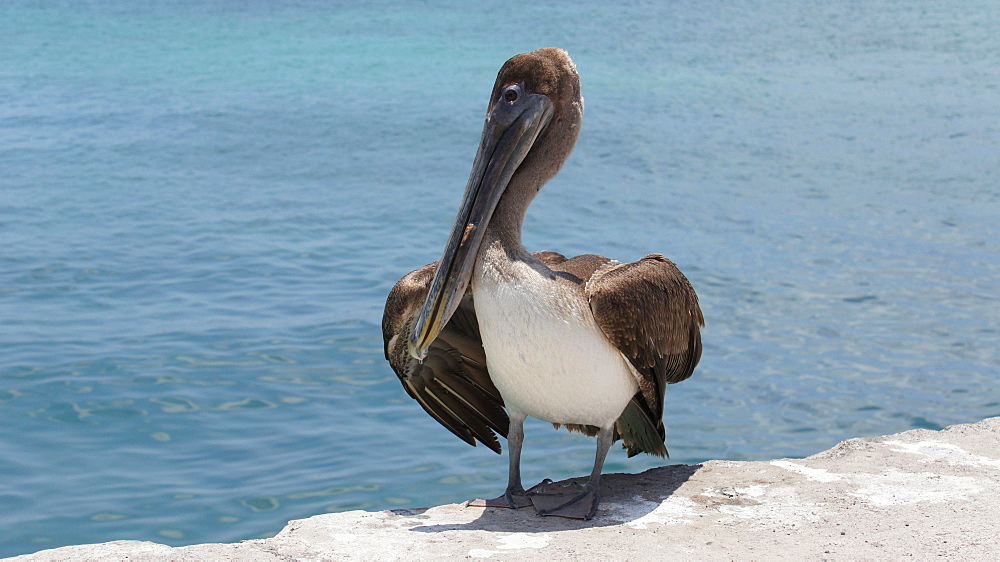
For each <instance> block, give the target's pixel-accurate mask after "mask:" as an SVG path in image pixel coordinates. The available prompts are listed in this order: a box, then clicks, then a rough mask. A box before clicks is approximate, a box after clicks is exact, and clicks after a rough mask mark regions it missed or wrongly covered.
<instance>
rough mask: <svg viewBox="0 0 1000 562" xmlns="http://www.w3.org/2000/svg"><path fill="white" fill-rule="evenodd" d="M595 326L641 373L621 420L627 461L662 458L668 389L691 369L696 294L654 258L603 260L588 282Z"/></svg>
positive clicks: (698, 323) (697, 331)
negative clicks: (642, 455)
mask: <svg viewBox="0 0 1000 562" xmlns="http://www.w3.org/2000/svg"><path fill="white" fill-rule="evenodd" d="M584 290H585V293H586V295H587V299H588V301H589V302H590V308H591V310H592V311H593V313H594V319H595V320H596V321H597V325H598V326H600V328H601V330H602V331H603V332H604V334H605V335H606V336H607V337H608V340H609V341H610V342H611V344H612V345H614V346H615V347H617V348H618V349H619V350H620V351H621V352H622V355H624V356H625V358H626V359H628V360H629V362H630V363H631V364H632V366H633V367H634V368H635V370H636V372H637V373H639V375H640V377H639V381H638V382H639V392H638V393H637V394H636V396H635V397H634V398H633V399H632V402H631V403H630V404H629V405H628V406H627V407H626V408H625V411H624V412H623V413H622V417H621V418H620V419H619V423H618V431H619V433H620V434H621V436H622V439H623V441H624V445H625V447H626V448H627V449H628V451H629V456H632V455H635V454H638V453H639V452H642V451H644V452H647V453H652V454H657V455H666V454H667V450H666V447H665V446H664V445H663V441H664V439H665V436H666V431H665V429H664V427H663V398H664V394H665V391H666V385H668V384H673V383H677V382H681V381H683V380H685V379H687V378H688V377H690V376H691V374H692V373H693V372H694V368H695V366H696V365H697V364H698V361H699V359H700V358H701V349H702V348H701V327H702V326H704V325H705V318H704V315H703V314H702V312H701V308H700V307H699V305H698V296H697V295H696V294H695V292H694V288H693V287H692V286H691V283H690V282H689V281H688V280H687V278H686V277H684V274H682V273H681V272H680V270H679V269H677V266H676V265H675V264H674V262H672V261H670V260H668V259H667V258H665V257H663V256H662V255H659V254H650V255H648V256H646V257H644V258H642V259H640V260H639V261H636V262H632V263H624V264H623V263H619V262H615V261H611V260H608V261H607V262H605V263H604V264H603V265H601V266H600V267H598V268H597V269H596V270H595V271H594V272H593V274H592V275H591V276H590V277H589V279H588V280H587V282H586V285H585V288H584Z"/></svg>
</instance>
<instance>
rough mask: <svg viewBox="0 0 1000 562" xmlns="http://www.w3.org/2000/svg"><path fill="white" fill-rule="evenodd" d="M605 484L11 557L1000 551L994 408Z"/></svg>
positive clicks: (805, 555) (960, 554) (998, 440)
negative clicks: (569, 493) (538, 504)
mask: <svg viewBox="0 0 1000 562" xmlns="http://www.w3.org/2000/svg"><path fill="white" fill-rule="evenodd" d="M603 484H604V501H603V502H602V503H601V507H600V511H599V512H598V515H597V517H596V518H595V520H593V521H589V522H581V521H572V520H567V519H558V518H543V517H538V516H536V515H535V514H534V512H533V511H532V510H531V508H526V509H521V510H518V511H510V510H495V509H490V510H482V509H477V508H468V507H465V506H463V505H444V506H440V507H433V508H429V509H405V510H395V511H382V512H365V511H351V512H347V513H332V514H326V515H318V516H316V517H311V518H309V519H303V520H299V521H292V522H291V523H289V525H288V526H287V527H285V529H284V530H283V531H281V533H279V534H278V535H277V536H275V537H273V538H270V539H265V540H251V541H244V542H241V543H238V544H202V545H194V546H186V547H179V548H170V547H167V546H164V545H159V544H154V543H150V542H137V541H117V542H110V543H104V544H97V545H84V546H70V547H63V548H57V549H53V550H45V551H42V552H38V553H36V554H31V555H26V556H20V557H16V558H13V559H12V560H19V561H49V560H94V561H104V560H126V559H127V560H132V561H142V560H240V561H243V560H266V561H272V560H290V559H296V560H331V559H336V560H345V559H346V560H353V559H365V560H367V559H376V560H394V559H398V560H413V559H429V558H490V559H494V560H506V559H517V560H522V559H545V560H577V559H606V560H627V559H639V560H642V559H654V558H655V559H665V558H667V557H682V558H684V559H748V558H754V559H775V558H785V559H813V560H815V559H841V560H844V559H859V558H860V559H886V558H891V559H898V558H902V557H914V558H916V559H925V558H932V557H938V556H947V557H950V558H956V559H963V560H972V559H993V560H995V559H997V557H1000V533H998V531H997V530H998V529H1000V507H998V506H1000V418H990V419H987V420H984V421H981V422H979V423H975V424H968V425H956V426H952V427H949V428H947V429H945V430H943V431H938V432H934V431H926V430H914V431H907V432H905V433H900V434H897V435H890V436H887V437H875V438H863V439H851V440H848V441H844V442H843V443H840V444H839V445H837V446H836V447H834V448H832V449H830V450H828V451H824V452H822V453H820V454H818V455H814V456H812V457H809V458H806V459H780V460H774V461H770V462H730V461H711V462H706V463H704V464H701V465H695V466H688V465H675V466H668V467H664V468H657V469H653V470H649V471H646V472H644V473H642V474H636V475H628V474H609V475H606V479H605V480H604V481H603Z"/></svg>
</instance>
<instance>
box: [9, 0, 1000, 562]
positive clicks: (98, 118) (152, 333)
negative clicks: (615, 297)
mask: <svg viewBox="0 0 1000 562" xmlns="http://www.w3.org/2000/svg"><path fill="white" fill-rule="evenodd" d="M605 4H606V3H604V2H573V3H552V4H547V5H535V6H532V5H524V4H520V3H516V2H514V3H510V2H508V3H504V4H503V5H498V6H497V7H476V8H470V7H469V6H466V5H464V4H458V3H456V4H453V5H446V4H436V3H435V4H428V5H424V4H418V3H412V2H398V3H393V2H381V3H372V4H368V5H366V6H365V7H363V8H362V7H355V6H353V5H352V4H349V3H336V2H297V3H288V4H284V5H282V6H281V7H275V6H272V5H271V4H270V3H253V2H247V3H237V2H213V3H207V2H180V3H178V2H160V3H152V2H129V3H126V2H62V3H60V2H21V1H12V2H11V1H8V2H4V3H3V4H0V55H2V57H0V61H2V62H0V248H2V251H0V351H2V352H0V555H12V554H18V553H25V552H31V551H35V550H39V549H42V548H50V547H55V546H60V545H64V544H73V543H86V542H100V541H107V540H113V539H143V540H153V541H157V542H163V543H167V544H175V545H179V544H188V543H196V542H206V541H234V540H238V539H244V538H250V537H258V536H266V535H269V534H272V533H274V532H276V531H277V530H278V529H280V528H281V527H282V526H283V525H284V523H285V522H286V521H287V520H289V519H294V518H301V517H306V516H309V515H314V514H318V513H323V512H326V511H342V510H349V509H384V508H393V507H418V506H425V505H429V504H436V503H441V502H454V501H461V500H464V499H468V498H471V497H475V496H481V495H483V494H488V493H494V492H497V491H499V490H500V489H501V488H502V487H503V485H504V483H505V479H506V460H505V458H504V457H501V456H497V455H494V454H492V453H491V452H489V451H487V450H486V449H484V448H481V447H480V448H475V449H474V448H471V447H468V446H467V445H465V444H464V443H461V442H460V441H458V440H457V439H455V438H454V437H452V436H451V435H450V434H449V433H448V432H447V431H445V430H444V429H443V428H441V427H439V426H437V424H436V423H435V422H434V421H433V420H431V419H430V418H428V417H427V416H426V415H425V414H423V412H422V411H421V410H420V408H419V407H418V406H417V405H416V403H414V402H412V401H411V400H409V399H408V398H407V397H406V396H405V395H404V393H403V391H402V389H401V388H400V386H399V384H398V382H397V381H396V379H395V376H394V375H393V374H392V372H391V371H390V369H389V367H388V365H387V364H385V362H384V361H383V359H382V349H381V346H382V344H381V339H380V337H381V336H380V330H379V322H380V317H381V309H382V305H383V302H384V298H385V295H386V294H387V292H388V291H389V289H390V287H391V286H392V284H393V283H394V282H395V281H396V280H397V279H398V278H399V277H400V276H402V275H403V274H404V273H406V272H408V271H410V270H412V269H414V268H416V267H419V266H421V265H423V264H424V263H427V262H429V261H432V260H434V259H437V258H438V257H439V255H440V251H441V248H442V247H443V244H444V240H445V238H446V236H447V232H448V228H449V226H450V221H451V219H452V218H453V216H454V212H455V209H456V208H457V205H458V199H459V197H460V195H461V191H462V189H463V187H464V184H465V179H466V174H467V173H468V170H469V167H470V166H471V160H472V156H473V155H474V152H475V148H476V143H477V140H478V134H479V132H480V130H481V125H482V117H483V114H484V110H485V104H486V97H487V95H488V93H489V90H490V87H491V86H492V83H493V78H494V76H495V73H496V70H497V69H498V68H499V66H500V64H502V62H503V61H504V60H505V59H506V58H507V57H509V56H510V55H512V54H514V53H517V52H522V51H525V50H530V49H534V48H537V47H541V46H561V47H564V48H566V49H567V50H569V51H570V53H571V54H572V55H573V56H574V58H575V60H576V62H577V65H578V67H579V69H580V72H581V74H582V76H583V90H584V96H585V98H586V104H587V109H586V118H585V123H584V128H583V132H582V136H581V140H580V142H579V144H578V146H577V150H576V152H575V153H574V155H573V156H572V158H571V160H570V161H569V163H568V164H567V165H566V167H565V169H564V170H563V172H562V173H561V174H560V176H559V177H558V178H557V179H556V180H554V181H553V182H552V183H551V184H550V185H549V186H548V187H547V188H546V189H545V190H544V191H543V192H542V194H541V195H540V196H539V198H538V199H537V200H536V203H535V205H534V206H533V207H532V210H531V212H530V214H529V216H528V219H527V221H526V225H525V228H526V234H525V241H526V244H527V245H528V247H529V248H530V249H533V250H540V249H551V250H558V251H561V252H563V253H566V254H574V253H583V252H598V253H602V254H605V255H608V256H613V257H616V258H619V259H623V260H625V259H627V260H631V259H636V258H638V257H640V256H642V255H644V254H646V253H648V252H651V251H658V252H663V253H665V254H667V255H668V256H670V257H672V258H673V259H674V260H675V261H676V262H677V263H678V264H679V265H680V266H681V268H682V269H683V270H684V271H685V272H686V273H687V275H688V277H689V278H690V279H691V281H692V283H693V284H694V285H695V287H696V288H697V289H698V292H699V294H700V296H701V299H702V306H703V309H704V311H705V314H706V317H707V320H708V327H707V329H706V331H705V333H704V338H705V355H704V359H703V361H702V364H701V366H700V367H699V370H698V371H697V372H696V374H695V376H694V377H693V378H692V379H690V380H689V381H687V382H685V383H683V384H680V385H677V386H675V387H671V388H670V390H669V392H668V408H667V415H666V421H667V425H668V427H669V435H668V445H669V446H670V450H671V454H672V458H671V462H685V463H692V462H698V461H702V460H706V459H715V458H721V459H738V460H743V459H768V458H774V457H781V456H805V455H809V454H812V453H814V452H817V451H820V450H823V449H825V448H827V447H830V446H832V445H834V444H835V443H836V442H838V441H839V440H842V439H845V438H849V437H855V436H861V435H873V434H884V433H890V432H896V431H902V430H906V429H910V428H917V427H919V428H932V429H934V428H940V427H942V426H945V425H948V424H952V423H960V422H971V421H976V420H979V419H981V418H984V417H987V416H995V415H1000V392H998V383H1000V355H998V349H1000V331H998V330H1000V329H998V324H1000V249H998V248H1000V229H997V227H996V222H997V217H998V216H1000V187H998V184H1000V177H998V169H1000V156H998V155H1000V130H998V127H1000V125H998V124H1000V55H998V53H1000V11H998V10H996V9H995V5H993V4H992V3H991V2H982V3H981V4H976V3H975V2H962V3H942V2H930V1H927V2H909V1H905V2H904V1H887V2H866V3H853V2H830V3H823V4H818V3H805V2H803V3H798V2H783V1H778V2H761V3H753V2H750V3H742V2H741V3H736V2H690V3H664V5H660V4H658V3H646V2H636V3H630V4H629V5H628V6H626V7H621V6H610V5H605ZM592 454H593V442H592V441H590V440H587V439H583V438H581V437H580V436H570V435H567V434H565V433H558V432H554V431H552V430H551V429H549V428H546V427H545V425H544V424H541V423H536V424H530V425H529V426H528V428H527V439H526V449H525V459H524V471H525V479H526V481H531V480H538V479H540V478H542V477H546V476H548V477H556V478H558V477H565V476H573V475H580V474H584V473H586V472H587V471H588V470H589V467H590V463H591V461H592ZM658 464H660V461H659V460H658V459H654V458H649V457H637V458H634V459H626V458H625V455H624V454H622V453H621V452H620V451H615V453H614V454H613V455H612V456H611V457H610V458H609V461H608V465H607V470H609V471H641V470H643V469H645V468H648V467H651V466H656V465H658Z"/></svg>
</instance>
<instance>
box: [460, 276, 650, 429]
mask: <svg viewBox="0 0 1000 562" xmlns="http://www.w3.org/2000/svg"><path fill="white" fill-rule="evenodd" d="M505 265H506V264H505ZM511 266H512V267H514V268H516V271H515V272H510V271H506V272H504V273H503V274H501V273H499V272H498V271H497V270H496V269H494V268H493V267H492V266H490V265H489V264H485V263H482V262H481V263H480V264H478V266H477V268H476V274H475V276H474V279H473V295H474V298H475V306H476V315H477V316H478V317H479V327H480V332H481V333H482V337H483V347H484V348H485V349H486V361H487V366H488V368H489V371H490V378H492V379H493V382H494V383H495V384H496V386H497V389H498V390H499V391H500V394H501V395H502V396H503V399H504V403H505V404H506V406H507V408H508V409H509V410H510V411H511V412H512V413H523V414H526V415H529V416H532V417H535V418H539V419H541V420H544V421H548V422H553V423H564V424H565V423H575V424H588V425H595V426H598V427H607V426H608V425H609V424H611V423H613V422H614V421H615V420H616V419H618V416H619V415H620V414H621V412H622V410H624V409H625V406H626V405H627V404H628V401H629V400H630V399H631V398H632V396H634V395H635V393H636V392H637V391H638V384H637V383H636V379H635V375H634V374H633V373H634V371H633V370H632V368H631V365H629V364H628V361H627V360H626V359H625V358H624V357H623V356H622V354H621V353H620V352H619V351H618V350H617V349H615V348H614V347H613V346H612V345H611V344H610V343H608V340H607V339H606V338H605V336H604V333H603V332H602V331H601V329H600V328H599V327H598V326H597V324H596V323H595V322H594V317H593V314H592V312H591V310H590V307H589V305H588V304H587V302H586V300H585V299H584V297H583V294H582V293H579V292H576V291H567V288H568V286H567V285H564V284H560V283H557V282H556V281H555V280H552V279H548V278H546V277H545V276H544V275H543V274H542V273H540V272H538V271H536V270H535V269H533V268H532V267H531V266H529V265H528V264H525V263H523V262H514V263H512V264H511ZM511 273H513V275H511Z"/></svg>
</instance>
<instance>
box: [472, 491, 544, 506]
mask: <svg viewBox="0 0 1000 562" xmlns="http://www.w3.org/2000/svg"><path fill="white" fill-rule="evenodd" d="M529 505H531V498H529V497H528V496H527V495H526V492H524V491H523V490H522V491H510V490H508V491H506V492H504V494H503V495H502V496H500V497H496V498H493V499H489V500H480V499H475V500H469V507H503V508H506V509H520V508H522V507H528V506H529Z"/></svg>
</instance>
